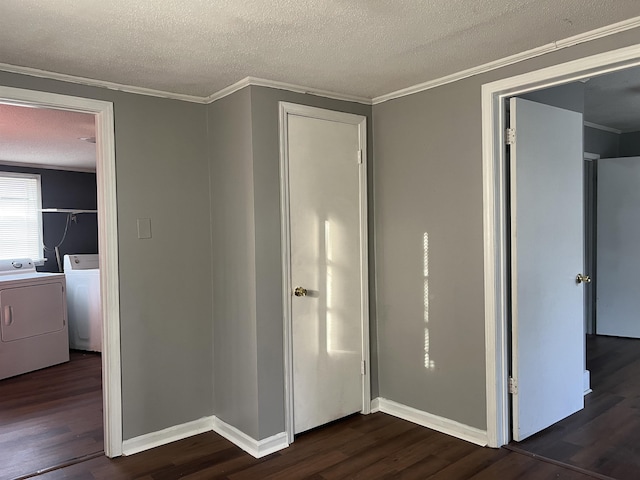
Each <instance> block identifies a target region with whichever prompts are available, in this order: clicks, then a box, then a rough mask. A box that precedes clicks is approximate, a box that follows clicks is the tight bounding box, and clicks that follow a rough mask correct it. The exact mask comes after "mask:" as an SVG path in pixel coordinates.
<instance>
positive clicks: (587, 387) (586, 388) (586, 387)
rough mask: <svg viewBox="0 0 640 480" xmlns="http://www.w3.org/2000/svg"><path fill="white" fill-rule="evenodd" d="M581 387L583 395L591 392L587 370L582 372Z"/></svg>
mask: <svg viewBox="0 0 640 480" xmlns="http://www.w3.org/2000/svg"><path fill="white" fill-rule="evenodd" d="M583 385H584V394H585V395H589V394H590V393H591V392H592V391H593V390H591V372H590V371H589V370H585V371H584V377H583Z"/></svg>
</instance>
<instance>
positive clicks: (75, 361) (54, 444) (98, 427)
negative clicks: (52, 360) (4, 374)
mask: <svg viewBox="0 0 640 480" xmlns="http://www.w3.org/2000/svg"><path fill="white" fill-rule="evenodd" d="M70 357H71V360H70V361H69V362H68V363H63V364H61V365H55V366H53V367H49V368H45V369H42V370H38V371H35V372H31V373H27V374H24V375H20V376H17V377H13V378H8V379H5V380H1V381H0V480H8V479H14V478H20V477H23V476H25V475H29V474H32V473H34V472H37V471H38V470H41V469H44V468H47V467H51V466H54V465H59V464H62V463H64V462H68V461H69V460H72V459H74V458H79V457H84V456H86V455H89V454H94V453H99V452H102V451H103V448H104V447H103V427H102V378H101V370H102V367H101V359H100V355H99V354H94V353H84V352H76V351H72V352H71V355H70Z"/></svg>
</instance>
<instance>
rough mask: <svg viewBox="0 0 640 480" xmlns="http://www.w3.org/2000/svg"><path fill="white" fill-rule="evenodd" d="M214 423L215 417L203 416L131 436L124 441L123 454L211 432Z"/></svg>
mask: <svg viewBox="0 0 640 480" xmlns="http://www.w3.org/2000/svg"><path fill="white" fill-rule="evenodd" d="M212 424H213V417H203V418H200V419H198V420H194V421H192V422H187V423H182V424H180V425H174V426H173V427H169V428H165V429H164V430H159V431H157V432H151V433H147V434H145V435H140V436H139V437H134V438H130V439H129V440H125V441H123V442H122V454H123V455H133V454H134V453H138V452H142V451H144V450H149V449H151V448H155V447H159V446H160V445H165V444H167V443H171V442H175V441H177V440H182V439H183V438H187V437H191V436H193V435H198V434H200V433H205V432H210V431H211V426H212Z"/></svg>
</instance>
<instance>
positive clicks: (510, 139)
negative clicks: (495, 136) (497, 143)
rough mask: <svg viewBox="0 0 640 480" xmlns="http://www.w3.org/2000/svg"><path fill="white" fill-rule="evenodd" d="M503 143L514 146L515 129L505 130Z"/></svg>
mask: <svg viewBox="0 0 640 480" xmlns="http://www.w3.org/2000/svg"><path fill="white" fill-rule="evenodd" d="M504 141H505V143H506V144H507V145H515V143H516V129H515V128H507V129H506V130H505V132H504Z"/></svg>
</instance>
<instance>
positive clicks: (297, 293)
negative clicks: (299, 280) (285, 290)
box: [293, 287, 307, 297]
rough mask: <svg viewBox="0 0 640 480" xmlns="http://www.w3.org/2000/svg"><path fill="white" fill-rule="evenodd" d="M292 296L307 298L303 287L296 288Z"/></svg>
mask: <svg viewBox="0 0 640 480" xmlns="http://www.w3.org/2000/svg"><path fill="white" fill-rule="evenodd" d="M293 294H294V295H295V296H296V297H306V296H307V289H306V288H304V287H296V288H295V290H294V291H293Z"/></svg>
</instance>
